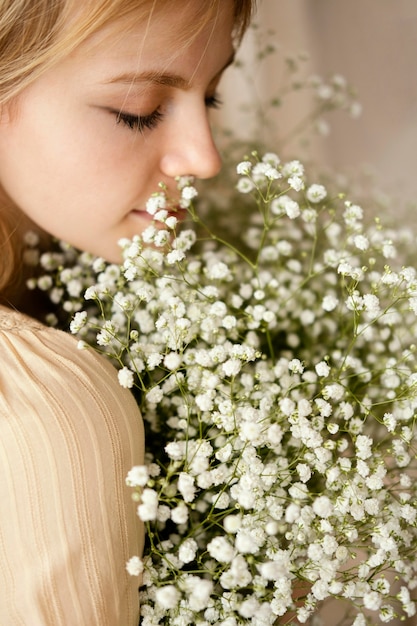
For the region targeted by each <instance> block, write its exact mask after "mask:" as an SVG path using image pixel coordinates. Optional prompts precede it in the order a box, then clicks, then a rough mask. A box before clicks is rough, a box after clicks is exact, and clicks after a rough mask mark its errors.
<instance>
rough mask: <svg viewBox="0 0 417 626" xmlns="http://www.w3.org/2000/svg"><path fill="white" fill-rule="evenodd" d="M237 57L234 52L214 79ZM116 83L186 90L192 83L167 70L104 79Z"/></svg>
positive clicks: (119, 75) (107, 83) (108, 82)
mask: <svg viewBox="0 0 417 626" xmlns="http://www.w3.org/2000/svg"><path fill="white" fill-rule="evenodd" d="M234 59H235V55H234V53H233V54H232V55H231V56H230V58H229V59H228V60H227V62H226V63H225V64H224V66H223V67H222V69H221V70H220V71H219V72H218V73H217V74H216V76H214V78H213V80H215V79H216V78H217V77H218V76H220V75H221V74H222V73H223V72H224V71H225V70H226V69H227V68H228V67H229V65H231V64H232V63H233V61H234ZM115 83H122V84H127V85H132V84H136V83H152V84H154V85H162V86H165V87H174V88H176V89H183V90H184V91H186V90H187V89H189V88H190V83H189V81H188V80H186V79H185V78H183V77H182V76H179V75H178V74H172V73H169V72H167V73H165V72H157V71H155V72H154V71H150V72H142V73H140V74H138V73H137V72H125V73H123V74H118V75H117V76H114V77H112V78H110V79H109V80H106V81H104V84H106V85H109V84H110V85H112V84H115Z"/></svg>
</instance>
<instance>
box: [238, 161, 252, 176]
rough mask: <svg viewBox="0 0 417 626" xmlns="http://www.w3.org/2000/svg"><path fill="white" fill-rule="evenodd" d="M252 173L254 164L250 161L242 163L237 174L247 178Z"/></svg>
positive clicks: (239, 164)
mask: <svg viewBox="0 0 417 626" xmlns="http://www.w3.org/2000/svg"><path fill="white" fill-rule="evenodd" d="M251 171H252V163H251V162H250V161H242V162H241V163H238V165H237V166H236V172H237V173H238V174H239V175H240V176H242V175H244V176H247V175H248V174H250V172H251Z"/></svg>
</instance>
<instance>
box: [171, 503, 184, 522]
mask: <svg viewBox="0 0 417 626" xmlns="http://www.w3.org/2000/svg"><path fill="white" fill-rule="evenodd" d="M171 519H172V521H173V522H175V524H185V522H186V521H187V519H188V508H187V507H186V506H185V504H179V505H178V506H176V507H175V508H174V509H172V511H171Z"/></svg>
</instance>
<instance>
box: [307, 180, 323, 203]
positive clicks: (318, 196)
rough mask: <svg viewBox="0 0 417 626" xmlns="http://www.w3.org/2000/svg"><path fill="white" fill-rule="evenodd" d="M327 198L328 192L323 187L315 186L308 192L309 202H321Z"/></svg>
mask: <svg viewBox="0 0 417 626" xmlns="http://www.w3.org/2000/svg"><path fill="white" fill-rule="evenodd" d="M326 196H327V190H326V188H325V187H324V186H323V185H318V184H313V185H310V187H308V189H307V191H306V197H307V200H309V201H310V202H313V203H315V202H321V201H322V200H324V198H325V197H326Z"/></svg>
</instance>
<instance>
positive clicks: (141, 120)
mask: <svg viewBox="0 0 417 626" xmlns="http://www.w3.org/2000/svg"><path fill="white" fill-rule="evenodd" d="M205 104H206V107H207V108H209V109H218V108H219V107H220V106H221V105H222V101H221V100H220V98H219V97H218V95H217V94H214V95H212V96H208V97H207V98H206V100H205ZM163 117H164V114H163V113H162V112H161V111H160V110H159V109H156V110H155V111H154V112H153V113H151V114H150V115H143V116H142V115H133V114H132V113H124V112H123V111H119V112H118V113H117V115H116V123H117V124H124V125H125V126H127V127H128V128H129V129H130V130H137V131H139V132H140V133H142V132H143V131H144V130H145V129H147V130H152V129H153V128H156V126H157V125H158V124H159V122H160V121H161V120H162V119H163Z"/></svg>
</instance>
